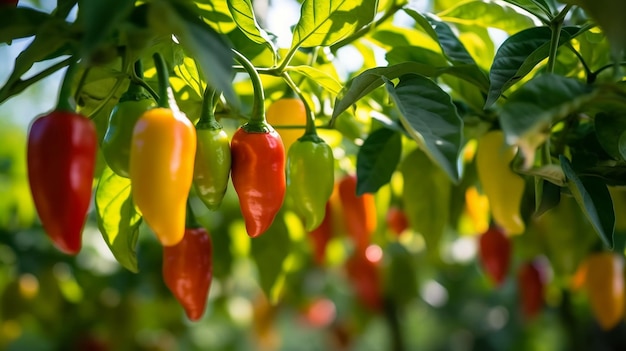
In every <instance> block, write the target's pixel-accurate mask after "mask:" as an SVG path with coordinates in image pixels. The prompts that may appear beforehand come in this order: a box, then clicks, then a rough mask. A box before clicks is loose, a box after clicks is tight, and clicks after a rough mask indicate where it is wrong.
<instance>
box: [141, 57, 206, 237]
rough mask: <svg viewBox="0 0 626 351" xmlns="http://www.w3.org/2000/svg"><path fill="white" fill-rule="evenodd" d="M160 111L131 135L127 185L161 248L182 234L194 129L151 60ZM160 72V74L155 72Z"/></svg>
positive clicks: (159, 63)
mask: <svg viewBox="0 0 626 351" xmlns="http://www.w3.org/2000/svg"><path fill="white" fill-rule="evenodd" d="M156 56H157V57H155V63H157V73H158V74H160V75H165V77H159V84H160V86H161V89H162V90H163V91H162V92H161V94H159V95H160V96H161V100H160V101H159V106H161V107H157V108H154V109H151V110H148V111H146V112H145V113H144V114H143V115H141V117H140V118H139V120H138V121H137V123H136V124H135V127H134V129H133V137H132V142H131V149H130V180H131V184H132V196H133V201H134V202H135V204H136V205H137V207H138V208H139V210H140V211H141V214H142V215H143V218H144V220H145V221H146V223H147V224H148V226H149V227H150V228H151V229H152V230H153V231H154V233H155V234H156V236H157V237H158V239H159V241H160V242H161V244H162V245H163V246H172V245H176V244H178V243H179V242H180V241H181V240H182V238H183V235H184V233H185V216H186V212H187V211H186V202H187V197H188V194H189V190H190V189H191V184H192V180H193V167H194V160H195V154H196V129H195V127H194V125H193V124H192V123H191V121H189V119H188V118H187V116H186V115H185V114H184V113H183V112H182V111H180V110H179V109H178V107H177V106H176V101H175V100H174V94H173V92H172V90H171V88H170V87H169V84H168V79H167V70H166V68H165V67H164V66H165V62H164V61H162V60H163V59H162V58H161V57H160V55H158V54H156ZM160 66H163V68H159V67H160Z"/></svg>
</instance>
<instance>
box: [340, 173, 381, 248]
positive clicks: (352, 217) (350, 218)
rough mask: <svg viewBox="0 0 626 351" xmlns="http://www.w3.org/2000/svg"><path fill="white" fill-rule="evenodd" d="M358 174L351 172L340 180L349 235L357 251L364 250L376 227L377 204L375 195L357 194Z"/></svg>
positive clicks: (341, 198)
mask: <svg viewBox="0 0 626 351" xmlns="http://www.w3.org/2000/svg"><path fill="white" fill-rule="evenodd" d="M356 181H357V179H356V175H355V174H349V175H346V176H344V177H343V178H342V179H341V180H340V181H339V199H340V201H341V206H342V210H343V216H344V221H345V223H346V230H347V231H348V235H349V236H350V237H351V238H352V240H353V241H354V244H355V245H356V249H357V251H364V250H365V248H367V246H368V245H369V244H370V238H371V236H372V234H374V230H375V229H376V204H375V203H374V195H372V194H369V193H368V194H363V195H361V196H357V195H356Z"/></svg>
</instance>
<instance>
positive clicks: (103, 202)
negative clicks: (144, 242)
mask: <svg viewBox="0 0 626 351" xmlns="http://www.w3.org/2000/svg"><path fill="white" fill-rule="evenodd" d="M95 198H96V201H95V202H96V218H97V220H98V228H100V231H101V232H102V237H103V238H104V241H105V242H106V243H107V245H108V246H109V248H110V249H111V252H112V253H113V256H115V259H117V261H118V262H119V263H120V264H121V265H122V266H123V267H124V268H126V269H128V270H129V271H131V272H134V273H137V272H138V271H139V268H138V267H137V252H136V251H135V250H136V246H137V238H138V237H139V225H140V224H141V215H140V214H139V213H138V212H137V209H136V208H135V205H134V204H133V201H132V198H131V187H130V179H127V178H123V177H120V176H118V175H117V174H115V173H114V172H113V171H112V170H111V169H110V168H108V167H106V168H105V169H104V171H103V172H102V176H101V177H100V182H99V183H98V188H97V189H96V195H95Z"/></svg>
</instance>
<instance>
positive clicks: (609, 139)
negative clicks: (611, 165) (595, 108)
mask: <svg viewBox="0 0 626 351" xmlns="http://www.w3.org/2000/svg"><path fill="white" fill-rule="evenodd" d="M594 130H595V132H596V136H597V139H598V142H599V143H600V145H601V146H602V148H603V149H604V151H606V152H607V153H608V154H609V155H611V157H613V158H614V159H616V160H620V159H622V160H624V159H626V155H625V154H624V153H623V151H624V147H625V146H626V145H625V144H624V142H626V140H625V139H624V137H623V136H624V132H626V110H625V109H611V110H608V111H604V112H600V113H598V114H597V115H596V116H595V118H594Z"/></svg>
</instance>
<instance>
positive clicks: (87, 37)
mask: <svg viewBox="0 0 626 351" xmlns="http://www.w3.org/2000/svg"><path fill="white" fill-rule="evenodd" d="M134 7H135V1H133V0H89V1H81V4H80V12H79V16H78V20H77V21H78V22H79V23H81V25H82V27H83V29H84V34H83V37H82V43H81V50H82V55H83V57H88V56H89V55H90V54H91V53H92V52H93V51H94V50H95V49H97V48H98V47H99V46H100V44H101V43H102V42H104V41H105V40H107V39H110V38H109V36H110V35H111V34H112V32H113V31H114V30H115V29H117V28H118V27H119V26H120V23H121V22H122V21H123V20H124V19H125V18H127V17H128V15H129V14H130V13H131V11H132V10H133V8H134Z"/></svg>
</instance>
